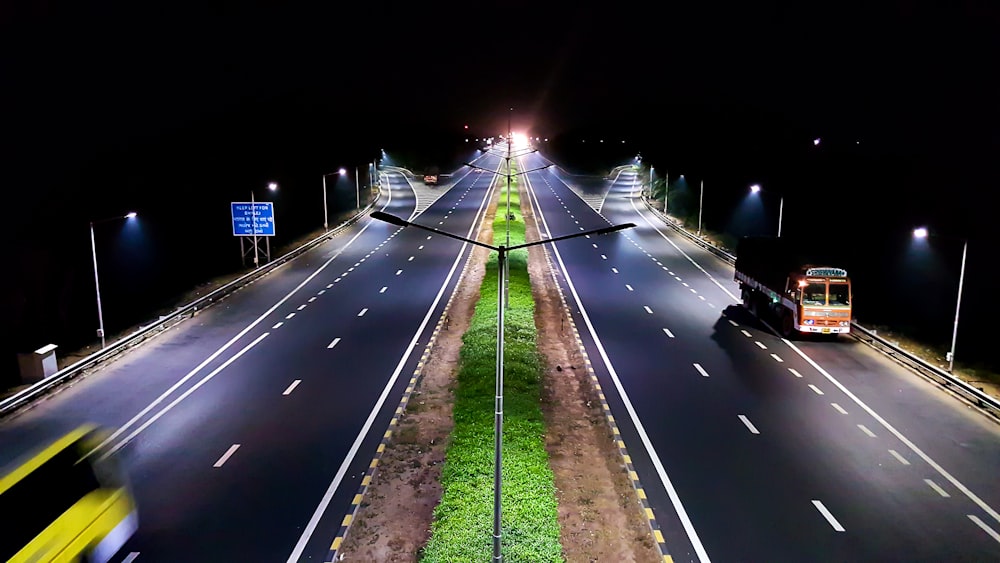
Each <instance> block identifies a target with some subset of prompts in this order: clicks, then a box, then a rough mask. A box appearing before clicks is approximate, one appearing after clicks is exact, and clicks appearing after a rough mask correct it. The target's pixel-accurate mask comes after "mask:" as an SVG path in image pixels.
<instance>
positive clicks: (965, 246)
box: [913, 227, 969, 372]
mask: <svg viewBox="0 0 1000 563" xmlns="http://www.w3.org/2000/svg"><path fill="white" fill-rule="evenodd" d="M930 236H936V237H941V238H953V239H957V240H961V241H962V267H961V270H960V271H959V274H958V299H957V301H956V302H955V325H954V327H953V328H952V330H951V351H950V352H948V371H949V372H951V371H952V370H954V368H955V342H956V341H957V340H958V312H959V311H960V310H961V308H962V283H963V282H964V281H965V257H966V255H967V254H968V251H969V241H968V239H964V238H960V237H949V236H947V235H932V234H930V233H929V232H928V231H927V227H918V228H916V229H913V238H916V239H926V238H927V237H930Z"/></svg>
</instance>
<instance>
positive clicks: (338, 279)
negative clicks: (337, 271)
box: [333, 278, 343, 283]
mask: <svg viewBox="0 0 1000 563" xmlns="http://www.w3.org/2000/svg"><path fill="white" fill-rule="evenodd" d="M341 279H343V278H337V279H335V280H333V283H337V282H339V281H340V280H341Z"/></svg>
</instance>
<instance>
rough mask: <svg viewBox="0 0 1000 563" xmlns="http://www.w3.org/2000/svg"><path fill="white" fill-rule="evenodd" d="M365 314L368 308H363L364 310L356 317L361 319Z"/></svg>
mask: <svg viewBox="0 0 1000 563" xmlns="http://www.w3.org/2000/svg"><path fill="white" fill-rule="evenodd" d="M367 312H368V307H365V308H364V309H361V312H360V313H358V316H359V317H363V316H365V313H367Z"/></svg>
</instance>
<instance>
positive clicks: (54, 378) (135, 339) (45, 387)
mask: <svg viewBox="0 0 1000 563" xmlns="http://www.w3.org/2000/svg"><path fill="white" fill-rule="evenodd" d="M379 191H380V189H377V190H376V195H375V197H374V198H373V199H372V201H371V203H369V204H368V205H367V206H366V207H365V208H364V209H362V210H361V211H360V212H359V213H358V214H357V215H355V216H354V217H351V218H350V219H348V220H347V221H344V222H343V223H341V224H340V225H338V226H337V227H335V228H333V229H331V230H329V231H327V232H325V233H323V234H322V235H320V236H318V237H316V238H315V239H313V240H311V241H309V242H307V243H305V244H303V245H301V246H299V247H298V248H295V249H294V250H291V251H289V252H288V253H287V254H285V255H284V256H280V257H278V258H277V259H275V260H273V261H271V262H269V263H267V264H265V265H263V266H261V267H259V268H257V269H255V270H253V271H251V272H248V273H247V274H245V275H243V276H240V277H239V278H237V279H235V280H233V281H231V282H229V283H227V284H226V285H224V286H222V287H220V288H218V289H216V290H215V291H212V292H211V293H208V294H207V295H204V296H202V297H200V298H199V299H197V300H195V301H193V302H191V303H189V304H187V305H184V306H183V307H180V308H178V309H177V310H176V311H174V312H173V313H171V314H169V315H165V316H162V317H160V318H159V319H158V320H157V321H154V322H153V323H152V324H150V325H148V326H146V327H144V328H140V329H139V330H137V331H135V332H134V333H132V334H130V335H129V336H126V337H124V338H122V339H121V340H119V341H117V342H114V343H112V344H111V345H109V346H107V347H106V348H104V349H102V350H99V351H97V352H94V353H93V354H91V355H89V356H87V357H86V358H82V359H81V360H79V361H77V362H75V363H73V364H71V365H69V366H66V367H64V368H63V369H61V370H59V371H57V372H56V373H54V374H52V375H51V376H49V377H46V378H45V379H43V380H42V381H39V382H38V383H35V384H34V385H32V386H30V387H27V388H25V389H22V390H21V391H18V392H17V393H15V394H13V395H11V396H10V397H7V398H6V399H3V400H2V401H0V418H2V417H5V416H8V415H10V414H12V413H13V412H15V411H17V410H18V409H20V408H21V407H23V406H25V405H27V404H29V403H31V402H32V401H34V400H36V399H38V398H40V397H42V396H44V395H46V394H47V393H49V392H51V391H52V390H54V389H55V388H57V387H59V386H60V385H62V384H64V383H66V382H68V381H70V380H72V379H74V378H75V377H77V376H78V375H80V374H81V373H83V372H84V371H85V370H87V369H90V368H93V367H96V366H98V365H100V364H103V363H105V362H107V361H108V360H111V359H113V358H115V357H116V356H118V355H120V354H122V353H124V352H126V351H128V350H130V349H132V348H134V347H136V346H138V345H139V344H141V343H142V342H144V341H146V340H148V339H149V338H152V337H153V336H155V335H157V334H159V333H161V332H163V331H164V330H166V329H168V328H170V327H172V326H174V325H176V324H178V323H180V322H182V321H184V320H185V319H187V318H189V317H192V316H194V315H196V314H198V312H200V311H201V310H203V309H206V308H208V307H210V306H211V305H214V304H216V303H217V302H219V301H221V300H222V299H224V298H225V297H228V296H229V295H230V294H231V293H233V292H234V291H236V290H238V289H241V288H242V287H244V286H245V285H247V284H249V283H251V282H253V281H255V280H257V279H259V278H261V277H263V276H265V275H267V274H268V273H270V272H271V271H273V270H274V269H275V268H278V267H279V266H282V265H283V264H285V263H287V262H290V261H291V260H294V259H295V258H298V257H299V256H301V255H302V254H304V253H305V252H307V251H309V250H311V249H312V248H314V247H316V246H318V245H319V244H320V243H322V242H324V241H325V240H328V239H330V238H332V237H333V236H334V235H337V234H339V233H340V231H342V230H344V229H346V228H347V227H348V226H350V225H352V224H354V223H356V222H357V221H358V220H359V219H360V218H361V217H364V216H365V215H366V214H367V213H368V211H370V210H371V209H372V207H374V206H375V204H376V203H377V202H378V198H379Z"/></svg>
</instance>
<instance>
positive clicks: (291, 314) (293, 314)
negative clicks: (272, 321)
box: [285, 313, 295, 320]
mask: <svg viewBox="0 0 1000 563" xmlns="http://www.w3.org/2000/svg"><path fill="white" fill-rule="evenodd" d="M294 316H295V313H288V314H287V315H285V320H288V319H290V318H292V317H294Z"/></svg>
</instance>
